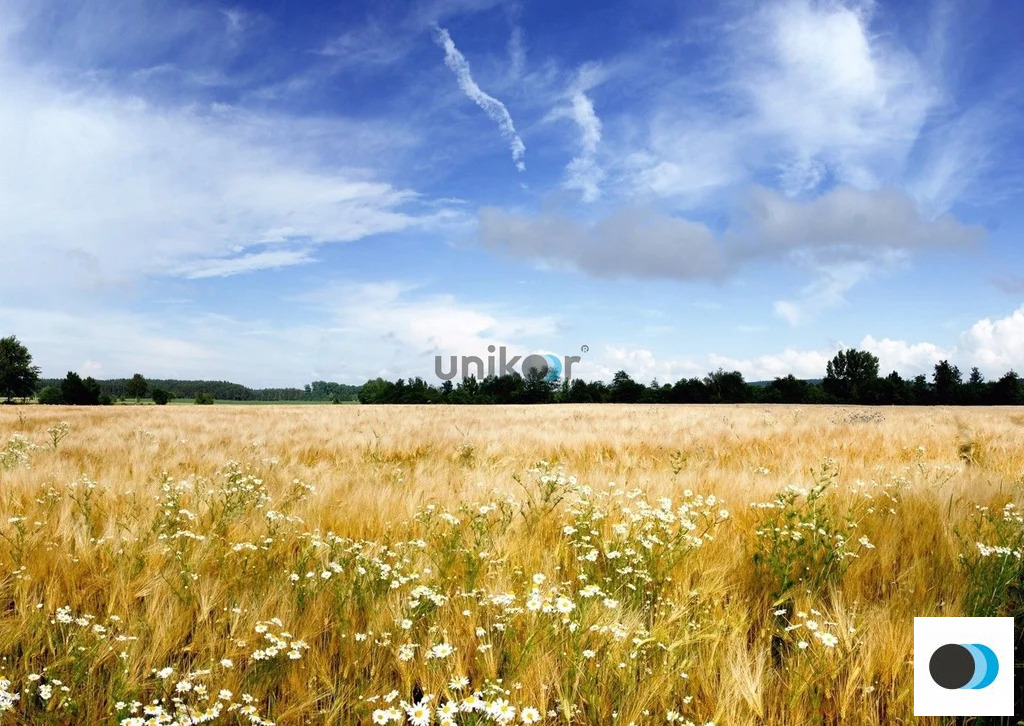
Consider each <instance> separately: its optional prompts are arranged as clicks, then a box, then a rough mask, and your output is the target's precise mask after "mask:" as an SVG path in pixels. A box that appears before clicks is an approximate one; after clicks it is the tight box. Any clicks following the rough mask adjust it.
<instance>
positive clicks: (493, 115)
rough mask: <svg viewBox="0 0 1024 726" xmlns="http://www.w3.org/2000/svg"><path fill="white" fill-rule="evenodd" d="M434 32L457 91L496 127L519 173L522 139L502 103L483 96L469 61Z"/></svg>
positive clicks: (442, 34) (523, 148) (444, 36)
mask: <svg viewBox="0 0 1024 726" xmlns="http://www.w3.org/2000/svg"><path fill="white" fill-rule="evenodd" d="M436 31H437V42H438V43H439V44H440V45H441V47H442V48H444V62H445V65H446V66H448V68H450V69H451V71H452V73H454V74H455V77H456V78H457V79H458V81H459V88H461V89H462V92H463V93H465V94H466V96H467V97H468V98H469V99H470V100H471V101H473V103H475V104H476V105H477V106H479V107H480V108H481V109H483V111H484V113H485V114H487V117H488V118H490V119H491V121H494V122H495V123H496V124H498V128H499V129H500V131H501V135H502V136H504V137H505V138H506V139H507V140H508V142H509V148H510V150H511V151H512V161H514V162H515V165H516V168H517V169H518V170H519V171H523V170H525V169H526V164H525V163H524V162H523V155H524V154H525V153H526V146H525V145H524V144H523V140H522V139H521V138H519V134H517V133H516V127H515V124H514V123H513V122H512V116H511V114H509V112H508V109H507V108H505V104H503V103H502V102H501V101H499V100H498V99H496V98H494V96H490V95H488V94H487V93H485V92H484V91H483V89H481V88H480V86H478V85H477V83H476V81H474V80H473V75H472V73H471V72H470V69H469V61H467V60H466V57H465V56H464V55H462V53H461V52H460V51H459V49H458V48H456V47H455V41H453V40H452V37H451V35H449V34H448V31H447V30H445V29H444V28H442V27H437V29H436Z"/></svg>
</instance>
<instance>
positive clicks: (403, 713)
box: [364, 676, 544, 726]
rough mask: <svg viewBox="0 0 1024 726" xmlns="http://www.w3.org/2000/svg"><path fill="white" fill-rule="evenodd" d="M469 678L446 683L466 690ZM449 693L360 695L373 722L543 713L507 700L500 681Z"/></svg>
mask: <svg viewBox="0 0 1024 726" xmlns="http://www.w3.org/2000/svg"><path fill="white" fill-rule="evenodd" d="M468 688H469V679H468V678H465V677H458V676H457V677H454V678H453V679H452V681H451V683H449V690H450V691H451V692H453V693H458V692H461V691H466V690H468ZM453 693H449V694H440V695H434V694H424V695H423V696H422V697H421V698H420V699H419V700H418V701H416V702H415V703H410V702H408V701H401V700H398V692H397V691H392V692H390V693H387V694H385V695H384V696H380V697H371V698H367V699H364V701H365V702H366V703H368V704H370V705H376V706H378V707H377V708H374V709H373V712H372V714H371V721H372V722H373V723H374V724H380V725H381V726H383V725H384V724H392V723H393V724H409V726H434V725H435V724H436V725H437V726H456V724H465V723H473V724H485V723H490V724H499V726H511V725H512V724H535V723H540V721H541V720H542V719H543V718H544V714H542V713H541V711H540V710H539V709H537V708H535V707H533V706H516V705H514V704H513V703H512V702H511V701H510V700H509V697H510V696H511V692H510V691H508V690H505V689H503V688H502V687H501V686H500V684H497V683H493V684H487V686H485V688H483V689H481V690H477V691H473V692H470V693H466V695H465V696H461V697H460V696H457V695H453Z"/></svg>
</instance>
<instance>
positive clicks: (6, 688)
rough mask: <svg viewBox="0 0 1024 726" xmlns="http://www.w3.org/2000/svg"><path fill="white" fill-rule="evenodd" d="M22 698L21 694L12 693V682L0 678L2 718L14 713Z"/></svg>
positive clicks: (0, 714) (0, 709)
mask: <svg viewBox="0 0 1024 726" xmlns="http://www.w3.org/2000/svg"><path fill="white" fill-rule="evenodd" d="M20 698H21V694H20V693H15V692H12V691H11V682H10V681H9V680H7V679H6V678H0V716H3V714H5V713H7V712H8V711H13V710H14V708H15V707H16V706H17V705H18V700H19V699H20Z"/></svg>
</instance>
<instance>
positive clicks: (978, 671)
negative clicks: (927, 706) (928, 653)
mask: <svg viewBox="0 0 1024 726" xmlns="http://www.w3.org/2000/svg"><path fill="white" fill-rule="evenodd" d="M928 672H929V673H930V674H931V676H932V680H933V681H935V683H937V684H938V685H940V686H942V687H943V688H948V689H950V690H953V689H959V688H967V689H971V690H975V689H979V688H985V687H987V686H989V685H991V684H992V682H993V681H995V679H996V676H997V675H998V674H999V660H998V659H997V658H996V654H995V653H993V652H992V649H991V648H989V647H988V646H986V645H981V644H980V643H971V644H968V645H958V644H956V643H947V644H946V645H943V646H941V647H939V648H938V649H936V651H935V652H934V653H932V657H931V659H930V660H929V661H928Z"/></svg>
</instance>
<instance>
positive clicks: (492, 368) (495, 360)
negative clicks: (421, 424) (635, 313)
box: [434, 345, 585, 382]
mask: <svg viewBox="0 0 1024 726" xmlns="http://www.w3.org/2000/svg"><path fill="white" fill-rule="evenodd" d="M584 347H585V346H584ZM487 352H488V353H490V354H491V355H488V356H487V358H486V360H485V359H483V358H481V357H479V356H475V355H464V356H461V358H460V357H459V356H455V355H450V356H443V355H437V356H434V373H435V374H437V377H438V378H440V379H441V380H442V381H450V380H451V379H453V378H455V377H456V376H458V377H460V378H469V377H470V376H476V378H478V379H479V378H485V377H490V376H511V375H513V374H516V373H518V374H519V375H521V376H522V377H523V378H531V377H536V378H540V379H542V380H545V381H549V382H554V381H557V380H558V379H559V378H564V379H565V380H567V381H568V380H569V379H571V378H572V365H573V363H579V362H580V361H581V360H582V358H580V356H578V355H567V356H565V358H562V359H560V358H559V357H558V356H555V355H545V354H541V353H533V354H531V355H527V356H520V355H514V356H512V357H509V355H508V351H507V350H506V348H505V346H500V347H495V346H493V345H489V346H487ZM495 352H496V353H497V354H498V355H497V357H495V356H494V353H495ZM445 358H447V359H448V361H447V369H446V367H445ZM460 363H461V366H460ZM460 368H461V370H460Z"/></svg>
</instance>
